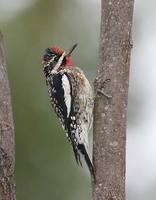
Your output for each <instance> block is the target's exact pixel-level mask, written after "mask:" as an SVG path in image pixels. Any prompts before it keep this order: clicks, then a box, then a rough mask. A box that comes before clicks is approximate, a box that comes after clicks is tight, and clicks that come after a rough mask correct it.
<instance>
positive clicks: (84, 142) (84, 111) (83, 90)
mask: <svg viewBox="0 0 156 200" xmlns="http://www.w3.org/2000/svg"><path fill="white" fill-rule="evenodd" d="M76 46H77V44H74V45H73V46H72V48H71V49H70V50H69V51H68V52H67V53H66V52H65V51H64V50H63V49H61V48H60V47H58V46H55V45H53V46H50V47H49V48H47V49H46V50H45V53H44V56H43V62H42V63H43V71H44V75H45V78H46V84H47V87H48V93H49V96H50V103H51V105H52V107H53V108H54V110H55V112H56V114H57V116H58V118H59V121H60V122H61V125H62V127H63V130H64V132H65V133H66V136H67V138H68V140H69V142H70V144H71V145H72V148H73V151H74V155H75V159H76V162H77V164H78V165H79V164H80V165H81V166H82V162H81V155H82V156H83V157H84V159H85V161H86V164H87V166H88V168H89V171H90V173H91V175H92V176H93V177H94V168H93V165H92V162H91V160H90V157H89V154H88V146H89V144H88V133H89V130H90V128H91V127H92V118H93V116H92V112H93V105H94V103H93V92H92V88H91V86H90V84H89V81H88V80H87V78H86V77H85V75H84V73H83V71H82V70H81V69H79V68H78V67H76V66H74V65H73V64H72V62H71V53H72V52H73V50H74V49H75V48H76Z"/></svg>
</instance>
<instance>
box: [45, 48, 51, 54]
mask: <svg viewBox="0 0 156 200" xmlns="http://www.w3.org/2000/svg"><path fill="white" fill-rule="evenodd" d="M45 52H46V54H49V55H53V53H52V51H51V49H50V48H47V49H46V50H45Z"/></svg>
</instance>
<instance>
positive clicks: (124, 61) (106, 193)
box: [93, 0, 134, 200]
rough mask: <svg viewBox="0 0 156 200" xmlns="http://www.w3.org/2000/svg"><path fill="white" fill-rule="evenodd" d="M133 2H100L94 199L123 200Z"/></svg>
mask: <svg viewBox="0 0 156 200" xmlns="http://www.w3.org/2000/svg"><path fill="white" fill-rule="evenodd" d="M133 3H134V2H133V0H124V1H123V0H102V17H101V35H100V51H99V58H100V61H99V65H98V68H97V75H96V79H95V94H96V97H95V109H94V144H93V146H94V148H93V162H94V166H95V171H96V174H95V176H96V180H95V182H94V183H93V199H94V200H124V199H125V149H126V148H125V145H126V114H127V99H128V83H129V65H130V52H131V48H132V42H131V28H132V15H133ZM109 96H112V98H110V97H109Z"/></svg>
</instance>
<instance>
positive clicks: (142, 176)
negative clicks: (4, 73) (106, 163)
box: [0, 0, 156, 200]
mask: <svg viewBox="0 0 156 200" xmlns="http://www.w3.org/2000/svg"><path fill="white" fill-rule="evenodd" d="M155 6H156V2H155V0H151V1H150V3H149V2H148V1H141V0H137V1H135V10H134V26H133V42H134V48H133V50H132V60H131V74H130V75H131V76H130V92H129V109H128V138H127V180H126V188H127V199H128V200H149V199H150V200H155V199H156V121H155V120H156V117H155V115H156V112H155V110H156V106H155V104H156V103H155V102H156V92H155V87H156V78H155V76H156V67H155V52H156V37H155V36H156V25H155V19H156V12H155ZM0 29H1V31H2V32H3V34H4V36H5V48H6V57H7V64H8V73H9V80H10V86H11V91H12V103H13V113H14V121H15V130H16V183H17V199H19V200H20V199H22V200H28V199H29V200H43V199H45V200H46V199H55V200H80V199H81V200H89V199H90V197H91V189H90V178H89V173H88V170H87V169H81V168H79V167H78V166H77V165H76V162H75V160H74V156H73V152H72V149H71V147H70V145H69V144H68V142H67V141H66V138H65V136H64V133H63V131H62V129H61V127H60V125H59V123H58V121H57V119H56V116H55V114H54V113H53V112H52V110H51V107H50V103H49V98H48V94H47V88H46V85H45V80H44V78H43V74H42V66H41V60H42V55H43V52H44V49H45V48H46V47H47V46H49V45H51V44H58V45H60V46H61V47H63V48H64V49H68V48H69V47H71V45H72V44H73V43H75V42H77V43H78V44H79V46H78V48H77V50H76V51H75V52H74V53H73V63H74V64H76V65H78V66H81V67H82V68H83V70H84V71H85V73H86V75H87V77H88V78H89V79H90V81H93V79H94V76H95V71H96V64H97V57H98V42H99V29H100V0H99V1H96V0H86V1H83V0H66V1H63V0H59V1H58V0H53V1H51V0H44V1H43V0H0Z"/></svg>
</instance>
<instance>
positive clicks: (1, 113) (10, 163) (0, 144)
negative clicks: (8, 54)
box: [0, 33, 16, 200]
mask: <svg viewBox="0 0 156 200" xmlns="http://www.w3.org/2000/svg"><path fill="white" fill-rule="evenodd" d="M14 163H15V148H14V126H13V117H12V108H11V98H10V88H9V81H8V77H7V69H6V63H5V57H4V47H3V36H2V34H1V33H0V199H1V200H15V199H16V197H15V182H14Z"/></svg>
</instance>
